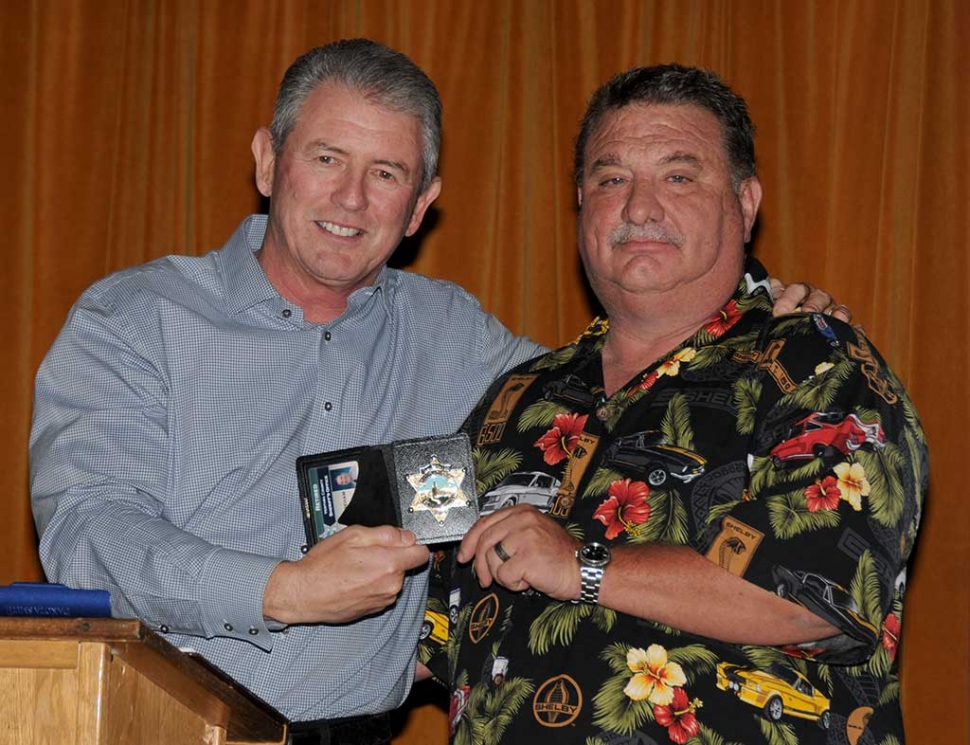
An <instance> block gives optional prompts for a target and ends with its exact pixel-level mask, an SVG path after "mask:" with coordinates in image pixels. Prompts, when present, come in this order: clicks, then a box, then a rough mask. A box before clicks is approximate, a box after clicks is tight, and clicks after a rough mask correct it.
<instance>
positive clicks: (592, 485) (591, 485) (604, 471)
mask: <svg viewBox="0 0 970 745" xmlns="http://www.w3.org/2000/svg"><path fill="white" fill-rule="evenodd" d="M623 478H624V476H623V474H621V473H620V472H618V471H614V470H612V469H609V468H603V467H600V468H597V469H596V472H595V473H594V474H593V475H592V477H590V480H589V482H588V483H587V484H586V490H585V491H584V492H583V497H584V498H585V497H605V496H606V494H607V492H608V491H609V490H610V484H612V483H613V482H614V481H620V480H622V479H623Z"/></svg>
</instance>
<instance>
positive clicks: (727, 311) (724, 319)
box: [704, 300, 742, 336]
mask: <svg viewBox="0 0 970 745" xmlns="http://www.w3.org/2000/svg"><path fill="white" fill-rule="evenodd" d="M741 315H742V314H741V311H739V310H738V301H737V300H732V301H731V302H729V303H728V304H727V305H725V306H724V307H723V308H721V309H720V310H719V311H718V312H717V313H715V314H714V315H713V316H712V317H711V320H710V321H708V322H707V323H705V324H704V329H705V330H706V331H707V332H708V333H710V334H711V335H712V336H723V335H724V334H726V333H727V331H728V329H730V328H731V327H732V326H733V325H734V324H736V323H737V322H738V321H739V320H740V319H741Z"/></svg>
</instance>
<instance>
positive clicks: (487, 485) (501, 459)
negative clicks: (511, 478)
mask: <svg viewBox="0 0 970 745" xmlns="http://www.w3.org/2000/svg"><path fill="white" fill-rule="evenodd" d="M521 462H522V454H521V453H519V452H516V451H515V450H512V449H511V448H503V449H501V450H498V451H496V452H492V451H489V450H481V449H479V448H475V449H474V450H472V463H473V465H474V466H475V480H476V482H477V484H478V491H479V492H480V493H482V494H484V493H485V492H487V491H488V490H489V489H491V488H492V487H493V486H495V485H496V484H498V483H499V482H500V481H501V480H502V479H504V478H505V477H506V476H508V475H509V474H510V473H512V472H513V471H515V469H517V468H518V467H519V464H520V463H521Z"/></svg>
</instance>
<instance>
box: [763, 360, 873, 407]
mask: <svg viewBox="0 0 970 745" xmlns="http://www.w3.org/2000/svg"><path fill="white" fill-rule="evenodd" d="M855 369H856V366H855V363H854V362H853V361H852V360H850V359H841V360H839V361H838V362H836V363H835V366H834V367H831V368H829V369H828V370H827V371H826V372H824V373H822V374H821V375H813V376H812V377H810V378H808V379H807V380H804V381H802V382H801V383H800V384H799V385H798V387H797V388H796V389H795V390H793V391H792V392H791V393H787V394H785V395H784V396H782V397H781V398H780V399H779V401H778V404H777V405H778V406H791V407H792V408H796V409H802V410H804V411H827V410H828V409H829V408H831V406H832V402H833V401H835V399H836V397H837V396H838V393H839V390H840V389H841V388H842V386H843V384H844V383H845V381H846V380H847V379H848V378H849V376H850V375H851V374H852V372H853V371H854V370H855Z"/></svg>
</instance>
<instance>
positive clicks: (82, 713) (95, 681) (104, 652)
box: [47, 642, 110, 745]
mask: <svg viewBox="0 0 970 745" xmlns="http://www.w3.org/2000/svg"><path fill="white" fill-rule="evenodd" d="M47 643H48V644H56V643H57V642H47ZM109 660H110V655H109V652H108V645H107V644H104V643H102V642H84V643H83V644H80V645H79V650H78V692H77V706H76V708H75V722H76V727H77V740H76V742H75V745H100V743H102V742H104V740H103V738H102V719H103V712H104V705H105V702H104V687H105V678H106V676H107V668H108V662H109Z"/></svg>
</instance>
